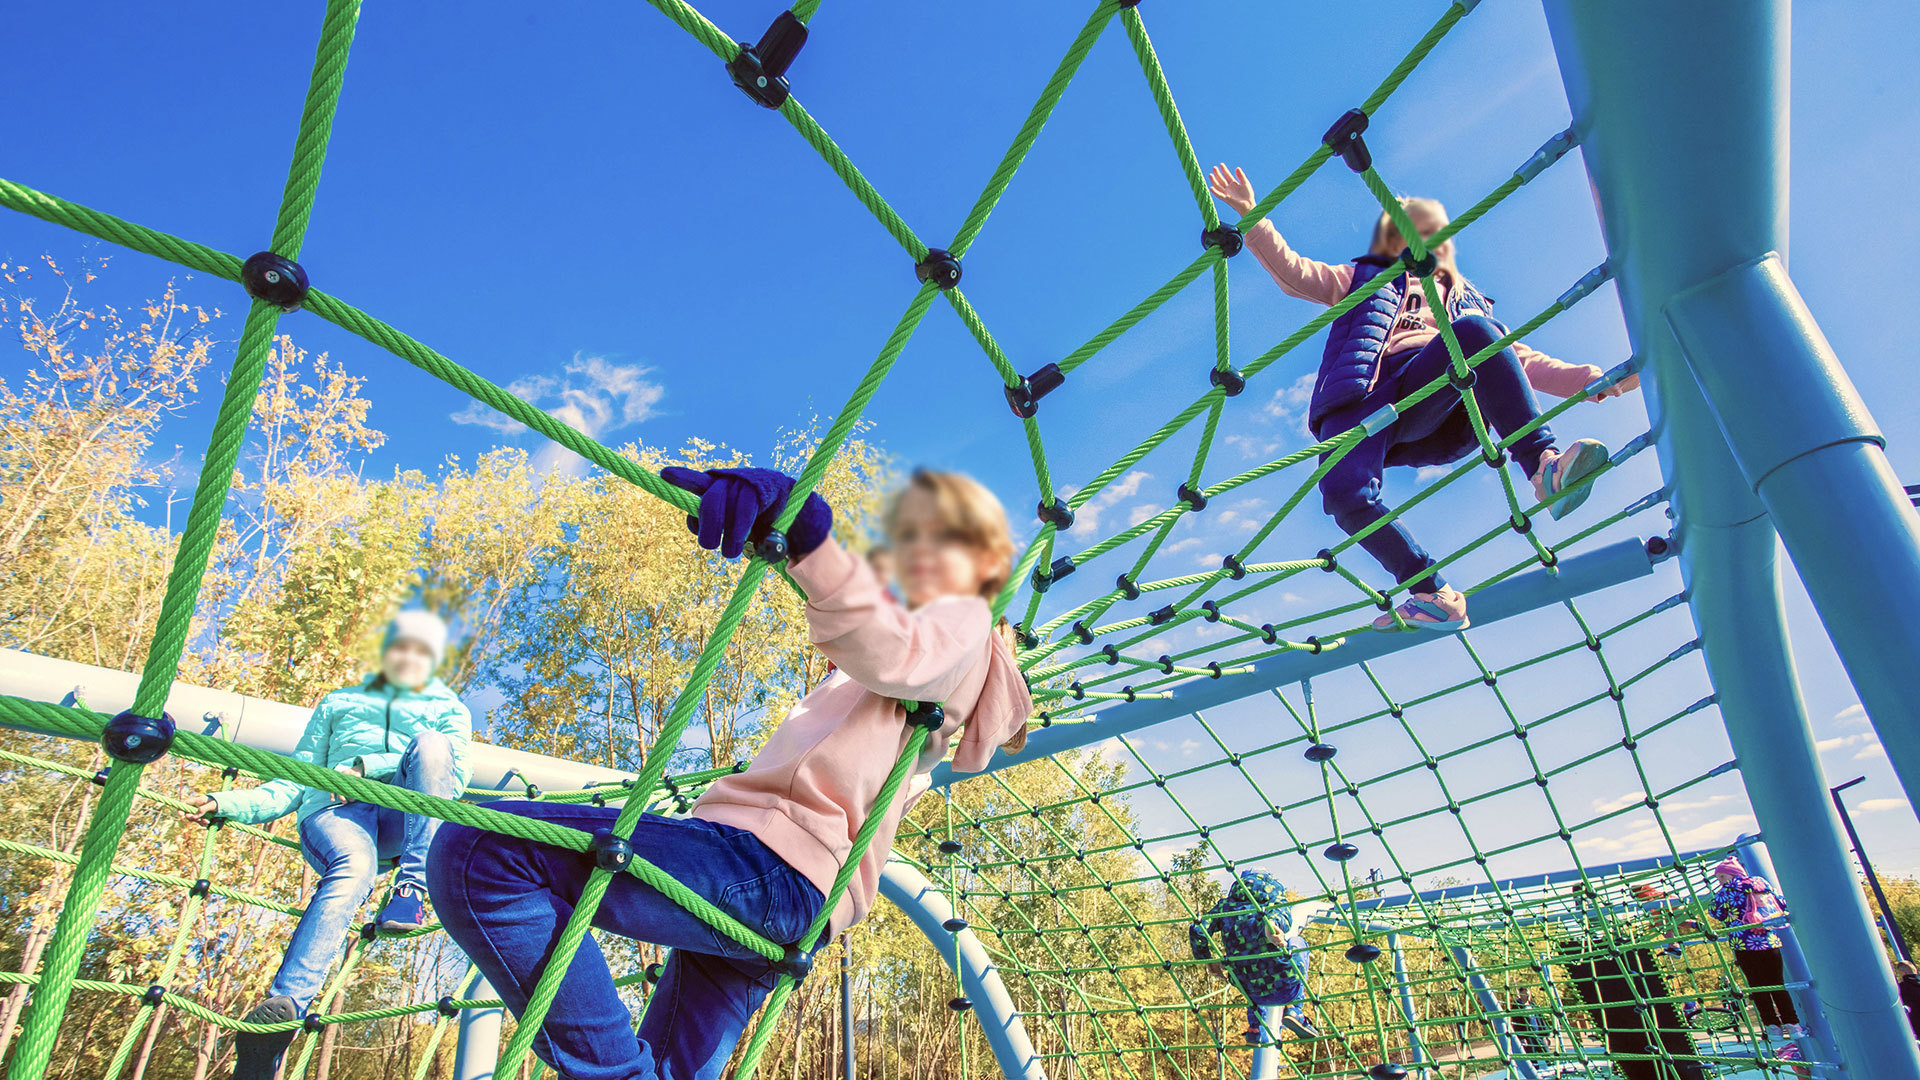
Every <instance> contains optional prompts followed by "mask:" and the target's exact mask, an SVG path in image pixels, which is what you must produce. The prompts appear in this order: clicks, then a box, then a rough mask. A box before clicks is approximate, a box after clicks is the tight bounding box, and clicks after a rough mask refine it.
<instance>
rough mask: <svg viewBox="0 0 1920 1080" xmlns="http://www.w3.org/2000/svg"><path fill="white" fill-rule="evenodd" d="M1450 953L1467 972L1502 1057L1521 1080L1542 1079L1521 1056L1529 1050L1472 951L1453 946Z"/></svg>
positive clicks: (1462, 946)
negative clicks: (1508, 1023)
mask: <svg viewBox="0 0 1920 1080" xmlns="http://www.w3.org/2000/svg"><path fill="white" fill-rule="evenodd" d="M1447 951H1448V952H1450V953H1452V954H1453V962H1454V963H1456V964H1459V965H1460V970H1461V971H1464V972H1466V973H1467V986H1468V987H1469V988H1470V989H1472V990H1473V996H1474V998H1475V999H1477V1000H1478V1001H1479V1002H1480V1011H1481V1012H1482V1013H1484V1014H1485V1015H1486V1017H1487V1026H1488V1027H1490V1028H1492V1029H1493V1042H1494V1045H1496V1046H1498V1047H1499V1048H1500V1056H1501V1057H1504V1058H1506V1059H1507V1060H1508V1061H1509V1062H1511V1063H1512V1069H1513V1072H1514V1074H1515V1075H1517V1076H1519V1077H1521V1080H1540V1074H1539V1073H1537V1072H1535V1071H1534V1070H1533V1062H1531V1061H1528V1060H1526V1059H1525V1058H1522V1057H1521V1056H1520V1055H1521V1054H1522V1053H1524V1052H1525V1050H1524V1048H1523V1047H1522V1046H1521V1045H1520V1040H1519V1039H1517V1038H1515V1037H1514V1035H1513V1032H1512V1031H1511V1030H1510V1029H1509V1028H1508V1026H1507V1017H1506V1008H1505V1007H1504V1006H1503V1005H1501V1004H1500V999H1499V998H1497V997H1495V996H1494V994H1493V987H1491V986H1488V985H1487V980H1486V977H1485V976H1483V975H1481V974H1480V965H1479V964H1478V963H1477V962H1476V961H1475V960H1474V958H1473V952H1472V950H1470V949H1468V948H1467V947H1466V946H1464V945H1449V946H1447Z"/></svg>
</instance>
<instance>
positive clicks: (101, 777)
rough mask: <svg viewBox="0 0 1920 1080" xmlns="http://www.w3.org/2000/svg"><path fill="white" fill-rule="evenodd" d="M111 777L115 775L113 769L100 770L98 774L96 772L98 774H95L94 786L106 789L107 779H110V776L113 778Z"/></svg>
mask: <svg viewBox="0 0 1920 1080" xmlns="http://www.w3.org/2000/svg"><path fill="white" fill-rule="evenodd" d="M111 775H113V770H112V769H101V770H99V771H98V772H96V773H94V774H93V784H94V786H95V787H106V786H107V777H109V776H111Z"/></svg>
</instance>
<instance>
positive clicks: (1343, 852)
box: [1320, 840, 1360, 862]
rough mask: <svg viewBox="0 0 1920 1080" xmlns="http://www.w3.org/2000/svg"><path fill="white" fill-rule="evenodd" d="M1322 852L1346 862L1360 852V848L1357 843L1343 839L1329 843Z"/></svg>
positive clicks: (1330, 857)
mask: <svg viewBox="0 0 1920 1080" xmlns="http://www.w3.org/2000/svg"><path fill="white" fill-rule="evenodd" d="M1320 854H1322V855H1325V856H1326V857H1327V858H1329V859H1332V860H1333V861H1334V862H1346V861H1347V860H1348V859H1351V858H1353V857H1354V856H1355V855H1358V854H1360V849H1359V847H1357V846H1356V845H1353V844H1349V843H1347V842H1346V841H1344V840H1342V841H1341V842H1340V843H1338V844H1328V845H1327V848H1326V850H1325V851H1322V852H1321V853H1320Z"/></svg>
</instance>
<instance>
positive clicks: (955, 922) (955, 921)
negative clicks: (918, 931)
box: [940, 918, 967, 934]
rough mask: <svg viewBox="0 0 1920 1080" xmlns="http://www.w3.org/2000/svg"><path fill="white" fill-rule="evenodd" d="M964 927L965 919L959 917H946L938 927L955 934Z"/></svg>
mask: <svg viewBox="0 0 1920 1080" xmlns="http://www.w3.org/2000/svg"><path fill="white" fill-rule="evenodd" d="M966 928H967V920H965V919H961V918H952V919H948V920H947V921H946V922H943V923H941V924H940V929H942V930H945V931H946V932H947V933H949V934H957V933H959V932H960V931H962V930H965V929H966Z"/></svg>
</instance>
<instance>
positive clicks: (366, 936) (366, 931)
mask: <svg viewBox="0 0 1920 1080" xmlns="http://www.w3.org/2000/svg"><path fill="white" fill-rule="evenodd" d="M379 936H380V928H379V927H378V926H375V925H374V924H373V923H371V922H363V923H361V924H360V940H361V941H372V940H373V939H374V938H377V937H379Z"/></svg>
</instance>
